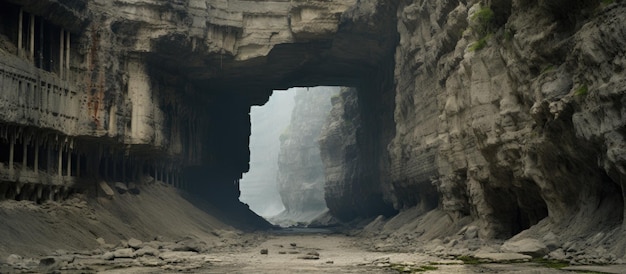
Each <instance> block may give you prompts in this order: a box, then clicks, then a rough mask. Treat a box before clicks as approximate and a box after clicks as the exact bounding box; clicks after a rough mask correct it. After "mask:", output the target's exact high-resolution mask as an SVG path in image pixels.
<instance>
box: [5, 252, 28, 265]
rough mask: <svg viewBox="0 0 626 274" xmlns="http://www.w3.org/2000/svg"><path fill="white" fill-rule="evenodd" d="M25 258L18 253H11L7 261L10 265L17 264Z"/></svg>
mask: <svg viewBox="0 0 626 274" xmlns="http://www.w3.org/2000/svg"><path fill="white" fill-rule="evenodd" d="M23 259H24V258H22V256H20V255H17V254H11V255H9V256H8V257H7V260H6V263H7V264H9V265H17V264H19V263H20V262H22V260H23Z"/></svg>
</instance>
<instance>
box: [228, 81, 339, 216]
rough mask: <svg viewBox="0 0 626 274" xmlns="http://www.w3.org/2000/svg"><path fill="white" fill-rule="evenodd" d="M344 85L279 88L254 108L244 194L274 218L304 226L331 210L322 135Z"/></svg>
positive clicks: (244, 199)
mask: <svg viewBox="0 0 626 274" xmlns="http://www.w3.org/2000/svg"><path fill="white" fill-rule="evenodd" d="M340 90H341V87H330V86H318V87H310V88H308V87H295V88H290V89H288V90H275V91H273V93H272V96H271V97H270V99H269V100H268V102H267V103H265V104H264V105H262V106H252V107H251V109H250V121H251V136H250V170H249V171H248V172H247V173H245V174H243V175H242V179H241V181H240V191H241V194H240V197H239V199H240V200H241V201H242V202H243V203H246V204H247V205H248V206H249V207H250V209H251V210H252V211H254V212H255V213H257V214H258V215H259V216H262V217H263V218H265V219H266V220H268V221H269V222H271V223H273V224H275V225H281V226H293V225H302V224H306V223H308V222H310V221H311V220H313V219H314V218H315V217H317V216H319V215H320V214H323V213H324V212H325V211H326V210H327V207H326V201H325V199H324V185H325V181H326V178H325V167H324V163H323V161H322V158H321V155H320V144H319V142H318V140H319V138H320V135H321V134H324V132H323V131H324V130H325V127H327V124H328V123H330V120H329V119H331V117H329V115H330V113H331V109H332V102H331V101H332V98H333V97H335V98H336V97H337V96H339V92H340Z"/></svg>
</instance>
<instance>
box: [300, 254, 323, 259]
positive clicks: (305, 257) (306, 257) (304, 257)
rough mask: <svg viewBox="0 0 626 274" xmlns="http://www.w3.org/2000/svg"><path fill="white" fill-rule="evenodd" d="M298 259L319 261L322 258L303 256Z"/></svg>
mask: <svg viewBox="0 0 626 274" xmlns="http://www.w3.org/2000/svg"><path fill="white" fill-rule="evenodd" d="M298 259H303V260H319V259H320V256H316V255H309V254H307V255H302V256H298Z"/></svg>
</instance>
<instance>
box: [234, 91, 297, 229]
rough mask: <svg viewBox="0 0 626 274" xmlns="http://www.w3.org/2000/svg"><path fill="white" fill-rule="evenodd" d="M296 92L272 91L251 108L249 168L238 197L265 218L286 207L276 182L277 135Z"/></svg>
mask: <svg viewBox="0 0 626 274" xmlns="http://www.w3.org/2000/svg"><path fill="white" fill-rule="evenodd" d="M295 93H296V92H295V89H294V90H291V89H290V90H281V91H274V93H273V94H272V96H271V97H270V100H269V101H268V102H267V103H266V104H265V105H263V106H260V107H256V106H255V107H252V108H251V110H250V119H251V125H252V133H251V136H250V171H248V172H247V173H245V174H243V178H242V179H241V181H240V189H241V197H239V199H240V200H241V201H242V202H244V203H247V204H248V205H249V206H250V209H252V210H253V211H254V212H256V213H257V214H259V215H261V216H264V217H269V216H274V215H276V214H278V213H280V212H282V211H283V210H284V209H285V207H284V206H283V203H282V200H281V197H280V194H279V193H278V183H277V174H278V153H279V152H280V140H279V137H280V135H281V133H282V132H283V131H284V130H285V129H286V128H287V126H289V123H290V121H291V113H292V110H293V106H294V96H295Z"/></svg>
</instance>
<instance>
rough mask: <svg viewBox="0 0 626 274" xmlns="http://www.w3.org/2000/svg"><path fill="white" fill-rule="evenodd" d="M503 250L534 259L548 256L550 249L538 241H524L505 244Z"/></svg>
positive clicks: (528, 239)
mask: <svg viewBox="0 0 626 274" xmlns="http://www.w3.org/2000/svg"><path fill="white" fill-rule="evenodd" d="M501 250H502V251H504V252H509V253H522V254H526V255H530V256H533V257H543V256H545V255H546V254H548V247H546V245H545V244H543V243H542V242H540V241H539V240H537V239H530V238H527V239H522V240H518V241H507V242H505V243H504V244H503V245H502V247H501Z"/></svg>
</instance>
